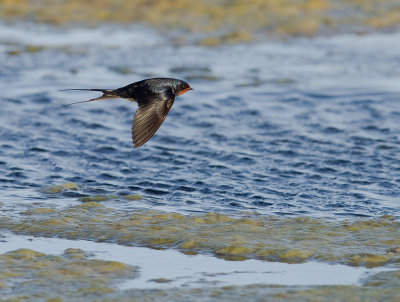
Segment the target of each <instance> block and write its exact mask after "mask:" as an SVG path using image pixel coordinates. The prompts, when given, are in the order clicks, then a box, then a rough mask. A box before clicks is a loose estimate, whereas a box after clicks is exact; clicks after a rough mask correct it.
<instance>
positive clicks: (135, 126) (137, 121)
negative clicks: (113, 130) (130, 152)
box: [132, 98, 174, 148]
mask: <svg viewBox="0 0 400 302" xmlns="http://www.w3.org/2000/svg"><path fill="white" fill-rule="evenodd" d="M173 104H174V98H165V99H163V100H157V101H152V102H148V103H145V104H140V103H139V108H138V110H136V113H135V116H134V117H133V123H132V140H133V147H134V148H137V147H140V146H141V145H143V144H144V143H145V142H147V141H148V140H149V139H150V138H151V137H152V136H153V135H154V133H156V131H157V130H158V128H160V126H161V124H162V122H163V121H164V120H165V118H166V117H167V114H168V112H169V110H170V109H171V107H172V105H173Z"/></svg>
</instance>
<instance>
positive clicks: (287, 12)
mask: <svg viewBox="0 0 400 302" xmlns="http://www.w3.org/2000/svg"><path fill="white" fill-rule="evenodd" d="M60 12H62V13H60ZM0 18H3V19H6V20H15V19H28V20H31V21H36V22H45V23H51V24H57V25H61V24H69V23H78V24H86V25H89V26H91V25H96V24H99V23H104V22H111V23H142V24H143V23H144V24H147V25H151V26H154V27H157V28H159V29H160V30H161V31H163V32H165V31H167V30H170V29H183V30H184V31H185V32H186V33H187V34H182V36H181V37H176V39H175V40H177V41H187V40H193V39H192V36H193V33H194V34H198V36H199V37H200V38H199V39H198V43H199V44H201V45H206V46H215V45H220V44H225V43H237V42H247V41H251V40H253V39H254V36H258V35H260V34H261V35H262V34H266V33H267V34H272V35H275V36H280V37H291V36H299V35H301V36H314V35H316V34H318V33H325V32H327V33H335V32H343V31H353V32H354V31H355V30H357V31H358V32H361V33H362V32H365V31H369V30H371V29H375V30H380V29H392V28H395V27H398V25H399V24H400V5H399V4H398V1H397V0H380V1H374V0H351V1H347V0H276V1H263V0H253V1H251V2H248V1H235V0H215V1H210V0H207V1H195V2H193V1H190V0H173V1H163V0H154V1H144V0H133V1H123V0H101V1H97V2H96V5H93V3H92V1H89V0H86V1H78V0H65V1H52V0H43V1H30V0H0ZM175 36H176V35H175Z"/></svg>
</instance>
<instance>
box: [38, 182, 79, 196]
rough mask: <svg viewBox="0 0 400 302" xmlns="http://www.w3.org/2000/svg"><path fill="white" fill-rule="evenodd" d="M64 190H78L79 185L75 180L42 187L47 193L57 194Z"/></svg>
mask: <svg viewBox="0 0 400 302" xmlns="http://www.w3.org/2000/svg"><path fill="white" fill-rule="evenodd" d="M64 190H78V186H77V185H76V184H75V183H73V182H67V183H64V184H62V185H54V186H50V187H46V188H42V189H41V191H42V192H43V193H47V194H57V193H61V192H62V191H64Z"/></svg>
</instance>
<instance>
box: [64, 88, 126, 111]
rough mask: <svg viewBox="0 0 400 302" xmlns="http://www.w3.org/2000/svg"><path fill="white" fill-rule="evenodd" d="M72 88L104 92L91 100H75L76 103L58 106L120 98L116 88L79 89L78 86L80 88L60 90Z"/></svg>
mask: <svg viewBox="0 0 400 302" xmlns="http://www.w3.org/2000/svg"><path fill="white" fill-rule="evenodd" d="M70 90H81V91H82V90H83V91H100V92H102V93H103V95H102V96H100V97H98V98H94V99H90V100H87V101H80V102H75V103H71V104H67V105H62V106H60V107H57V108H62V107H67V106H71V105H75V104H80V103H86V102H93V101H102V100H108V99H115V98H119V96H118V95H116V94H115V90H114V89H79V88H78V89H62V90H60V91H70Z"/></svg>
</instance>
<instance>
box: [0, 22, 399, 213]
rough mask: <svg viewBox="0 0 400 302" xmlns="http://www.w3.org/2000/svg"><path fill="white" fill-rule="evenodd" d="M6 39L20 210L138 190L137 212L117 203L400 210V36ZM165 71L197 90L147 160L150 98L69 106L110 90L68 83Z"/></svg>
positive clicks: (4, 84) (11, 180) (5, 167)
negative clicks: (141, 132)
mask: <svg viewBox="0 0 400 302" xmlns="http://www.w3.org/2000/svg"><path fill="white" fill-rule="evenodd" d="M1 30H2V32H3V34H2V36H1V42H2V44H1V47H0V50H1V56H2V57H3V59H2V60H1V62H2V63H1V65H2V66H1V70H2V71H1V75H0V76H1V79H2V80H1V83H0V85H1V91H2V104H3V106H2V109H1V111H0V115H1V121H2V126H1V130H0V131H1V132H0V141H1V146H0V147H1V149H0V169H1V178H0V181H1V183H2V191H1V193H0V194H1V195H0V199H1V200H2V201H6V203H7V201H10V200H11V199H12V201H13V203H16V202H32V201H38V200H42V201H43V202H51V203H56V204H59V205H63V204H64V205H65V204H69V203H71V202H76V200H77V197H82V196H91V195H99V194H101V195H111V194H112V195H126V194H138V195H141V196H142V197H143V200H142V202H140V203H138V204H137V205H136V204H135V203H132V202H129V203H124V202H121V200H118V199H116V200H114V201H112V202H111V203H113V204H114V205H116V206H120V207H123V208H125V209H126V210H132V209H134V208H136V207H152V208H158V209H163V210H168V211H178V212H208V211H217V212H223V213H238V211H243V210H250V211H257V212H260V213H267V214H277V215H307V216H315V217H321V216H330V217H332V216H335V217H343V216H346V217H347V216H354V217H360V216H367V217H375V216H381V215H384V214H391V215H395V216H397V215H398V214H397V213H398V210H399V203H398V185H399V184H400V164H399V162H400V161H399V159H400V155H399V154H400V152H399V150H400V139H399V130H400V123H399V122H398V121H399V118H400V102H399V100H398V98H399V92H400V86H399V84H398V83H399V77H398V72H397V71H398V66H399V62H400V56H399V54H398V52H397V49H398V46H399V44H400V42H399V41H400V39H399V34H371V35H368V36H337V37H331V38H317V39H312V40H308V39H297V40H291V41H288V42H279V43H278V42H275V43H268V42H265V43H262V44H249V45H235V46H224V47H218V48H202V47H195V46H186V47H174V46H173V45H170V44H169V43H168V41H166V39H165V38H163V37H160V36H157V34H155V33H153V32H151V31H149V30H144V29H142V28H136V27H132V28H126V29H120V28H112V27H105V28H100V29H96V30H91V31H88V30H86V31H85V30H82V31H80V30H70V31H67V32H65V31H63V30H61V29H47V28H45V27H44V28H42V27H41V26H34V25H29V27H28V26H24V25H19V26H17V27H12V28H11V27H9V26H7V25H4V24H2V26H1ZM32 45H34V46H40V47H43V48H39V49H37V48H34V47H32ZM32 49H33V51H32ZM29 50H31V51H29ZM13 51H14V52H15V51H20V52H19V53H18V54H17V55H15V54H14V55H10V54H9V53H12V52H13ZM150 76H170V77H177V78H183V79H186V80H188V82H189V83H190V84H191V85H192V86H193V87H194V88H195V90H194V91H193V92H190V93H187V94H185V95H184V96H183V97H179V98H178V99H177V100H176V102H175V105H174V108H173V109H172V111H171V113H170V114H169V116H168V118H167V119H166V122H165V123H164V124H163V125H162V127H161V128H160V129H159V131H158V132H157V134H156V135H155V136H154V137H153V138H152V139H151V140H150V141H149V142H148V143H147V144H146V145H145V146H144V147H142V148H140V149H138V150H134V149H132V143H131V139H130V127H131V118H132V115H133V114H134V112H135V110H136V105H135V104H132V103H129V102H127V101H125V100H114V101H104V102H98V103H90V104H80V105H76V106H71V107H68V108H63V109H57V107H58V106H59V105H63V104H67V103H70V102H73V101H79V100H85V99H88V98H91V97H94V96H95V95H94V94H93V93H87V92H76V93H74V92H68V93H67V92H59V91H58V90H59V89H63V88H74V87H75V88H81V87H105V88H114V87H119V86H123V85H125V84H128V83H130V82H134V81H137V80H140V79H142V78H145V77H150ZM68 181H72V182H75V183H76V184H77V185H78V187H79V190H77V191H74V192H70V191H68V192H65V193H64V194H62V195H61V196H57V197H56V198H54V199H53V198H51V196H48V195H46V194H43V193H41V192H39V191H38V188H41V187H45V186H49V185H55V184H60V183H64V182H68Z"/></svg>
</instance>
